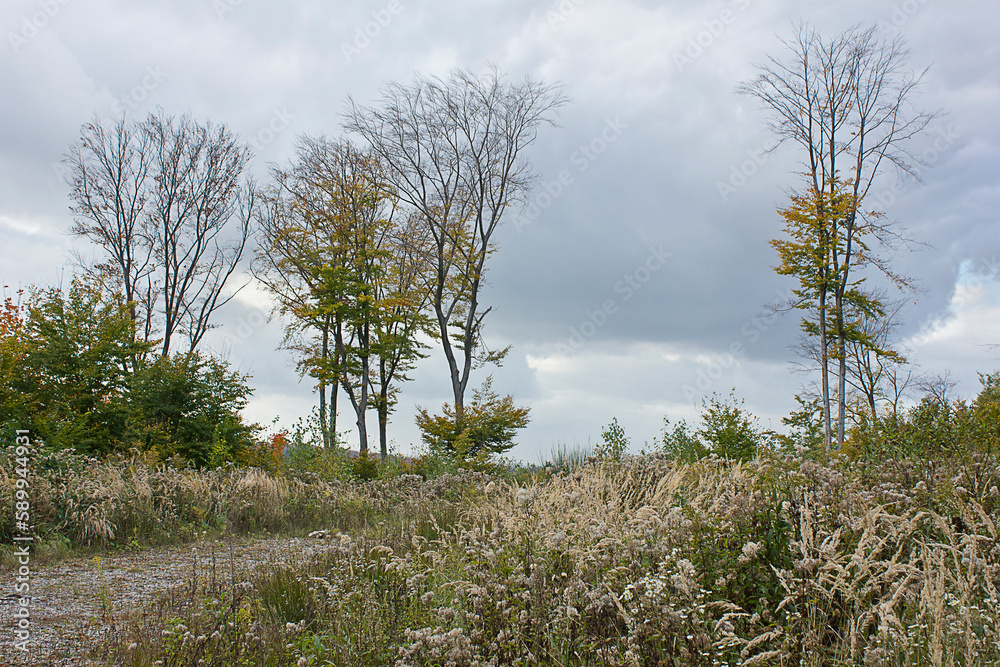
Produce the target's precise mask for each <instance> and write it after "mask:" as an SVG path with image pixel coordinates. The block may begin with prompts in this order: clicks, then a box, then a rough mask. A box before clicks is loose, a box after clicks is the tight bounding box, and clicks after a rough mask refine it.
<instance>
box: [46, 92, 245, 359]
mask: <svg viewBox="0 0 1000 667" xmlns="http://www.w3.org/2000/svg"><path fill="white" fill-rule="evenodd" d="M250 157H251V151H250V148H249V146H247V145H246V144H243V143H241V142H240V141H239V140H238V139H237V137H236V136H235V135H234V134H233V133H232V132H230V131H229V129H228V128H226V126H225V125H220V126H215V125H213V124H212V123H204V124H202V123H199V122H197V121H195V120H193V119H192V118H191V117H190V116H182V117H180V118H174V117H172V116H169V115H166V114H164V113H163V112H162V111H157V112H156V113H153V114H150V115H149V116H148V117H147V118H146V120H145V121H142V122H133V123H127V122H126V120H125V118H124V117H122V118H121V119H120V120H119V121H118V122H117V123H115V124H114V125H113V126H112V127H111V128H110V129H105V128H104V127H103V126H102V124H101V121H100V120H99V119H95V120H94V121H92V122H91V123H88V124H87V125H84V127H83V130H82V132H81V138H80V140H79V141H77V142H76V143H75V144H73V145H72V146H71V147H70V149H69V151H68V153H67V155H66V157H65V163H66V164H67V166H68V167H69V180H70V183H71V185H72V193H71V197H72V200H73V205H72V206H71V210H72V212H73V214H74V218H75V225H74V227H73V231H74V233H76V234H77V235H79V236H82V237H85V238H87V239H89V240H90V241H92V242H94V243H95V244H96V245H97V246H99V247H100V248H101V249H103V250H104V252H105V253H106V254H107V255H108V256H109V260H108V263H109V264H110V265H111V266H113V267H114V268H115V269H116V271H117V272H118V273H120V277H121V280H122V289H123V292H124V295H125V297H126V298H127V299H128V300H129V301H130V302H132V303H133V304H137V305H138V306H140V307H141V308H142V310H141V312H139V311H137V310H133V317H134V318H135V319H136V321H137V324H138V325H141V326H140V328H141V329H142V330H143V333H144V336H145V339H146V340H147V341H149V340H153V339H156V338H159V340H160V354H161V356H164V357H166V356H168V355H169V354H170V352H171V346H172V344H173V342H174V338H175V336H177V335H179V334H180V335H183V336H184V337H185V338H186V339H187V349H188V351H194V350H195V349H197V347H198V345H199V344H200V343H201V341H202V339H203V337H204V335H205V334H206V333H207V332H208V331H209V330H210V329H211V328H212V326H213V325H212V317H213V315H214V314H215V312H216V311H217V310H218V309H219V308H221V307H222V306H223V305H225V304H226V303H227V302H228V301H229V300H230V299H231V298H232V296H233V293H232V292H231V293H228V294H227V293H226V289H225V288H226V284H227V283H228V282H229V281H230V279H231V278H232V276H233V274H234V273H235V271H236V269H237V266H238V265H239V262H240V260H241V258H242V256H243V252H244V250H245V248H246V242H247V239H248V238H249V235H250V224H251V220H252V211H253V209H254V207H255V206H256V205H257V201H256V199H257V190H256V186H255V185H254V183H253V181H252V179H250V178H249V177H248V176H247V174H246V166H247V163H248V162H249V160H250Z"/></svg>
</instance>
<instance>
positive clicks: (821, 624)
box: [108, 456, 1000, 667]
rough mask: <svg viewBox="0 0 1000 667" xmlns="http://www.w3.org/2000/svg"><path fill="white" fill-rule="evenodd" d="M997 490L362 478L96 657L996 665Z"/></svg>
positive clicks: (993, 466)
mask: <svg viewBox="0 0 1000 667" xmlns="http://www.w3.org/2000/svg"><path fill="white" fill-rule="evenodd" d="M998 484H1000V466H998V464H997V461H996V460H995V459H992V458H983V457H980V458H979V459H977V460H973V461H969V462H967V463H957V462H956V463H947V462H938V463H935V464H933V465H932V464H928V463H922V462H908V463H893V462H885V463H884V464H883V465H881V466H875V467H873V466H870V465H869V466H866V467H858V466H854V465H851V464H841V463H838V462H836V461H833V462H826V463H824V462H817V461H813V460H803V459H793V458H788V459H780V458H771V459H759V460H755V461H751V462H746V463H742V464H738V463H728V462H724V461H718V460H714V461H713V460H705V461H702V462H699V463H695V464H689V465H683V464H677V463H675V462H672V461H668V460H665V459H663V458H660V457H656V456H651V457H644V458H636V457H633V458H628V457H627V458H626V459H625V460H624V461H622V462H620V463H601V462H594V461H592V462H590V463H588V464H585V465H583V466H581V467H578V468H574V469H573V470H571V471H568V472H563V473H560V474H555V475H552V476H551V477H549V478H547V479H545V480H543V481H540V482H539V483H537V484H532V485H530V486H519V485H518V484H517V483H514V482H504V481H501V480H498V479H493V478H490V477H487V476H483V475H474V474H468V473H466V474H463V475H458V476H448V477H446V478H442V479H441V480H435V481H433V482H423V481H420V480H419V478H415V477H412V476H408V477H403V478H399V479H398V480H392V481H379V482H371V483H369V484H368V485H365V486H364V487H359V488H360V490H359V491H358V492H357V493H358V496H357V497H358V498H359V502H361V503H363V504H364V505H365V506H367V507H370V508H371V511H373V512H376V513H377V514H376V516H375V518H378V521H377V522H375V521H372V522H369V524H368V527H367V529H355V530H353V531H351V532H350V533H349V534H341V535H340V536H339V537H337V539H336V540H335V541H334V542H333V544H332V545H331V548H330V549H329V550H328V552H327V553H326V555H325V556H324V557H323V558H321V559H319V560H317V561H315V562H313V563H310V564H308V565H302V566H299V567H289V568H281V569H278V570H274V571H269V572H262V573H258V574H257V575H256V576H255V577H254V578H253V581H252V585H251V586H249V587H247V588H246V589H245V595H243V596H242V597H240V598H239V599H238V600H237V596H236V594H235V593H233V594H232V595H230V597H229V598H227V600H229V601H230V602H229V603H228V604H229V606H225V608H220V607H219V606H218V604H216V603H212V604H208V603H205V604H202V605H198V606H196V607H191V608H188V609H185V610H180V611H178V612H176V613H177V620H175V621H172V622H171V623H173V624H174V625H169V624H168V625H169V627H166V628H152V629H150V628H146V629H145V630H144V629H143V628H142V627H141V626H140V625H138V624H133V625H132V626H129V627H127V628H125V629H122V630H121V631H120V633H119V634H118V635H117V636H116V638H115V639H114V640H113V641H112V643H111V644H110V645H109V647H108V650H109V651H111V653H112V655H114V656H116V658H117V659H119V660H121V661H122V662H123V664H128V665H153V664H155V661H156V660H161V661H162V664H178V665H187V664H191V665H194V664H208V665H230V664H248V665H249V664H271V665H321V666H322V665H389V664H394V665H396V666H397V667H411V666H412V667H416V666H429V665H454V666H456V667H457V666H462V665H468V666H471V665H663V664H667V665H747V666H748V665H893V666H903V665H966V666H972V665H997V664H1000V619H998V612H997V609H998V595H997V589H998V586H1000V541H998V536H997V523H998V521H997V520H998V513H1000V498H998V495H1000V493H998V491H997V486H998ZM215 599H218V598H217V597H216V598H215ZM176 623H181V624H182V625H184V626H185V627H186V632H189V633H190V634H191V635H192V638H191V639H189V640H188V641H187V642H186V643H185V641H183V640H181V639H178V636H179V635H178V633H179V630H177V626H176ZM194 628H197V631H196V630H195V629H194ZM212 628H231V629H232V632H228V631H227V632H222V631H219V632H218V636H216V635H215V634H213V632H210V630H211V629H212ZM164 629H165V630H166V631H167V632H168V633H169V634H163V632H162V631H163V630H164ZM152 630H155V632H153V631H152ZM184 636H186V635H184ZM201 637H205V639H203V640H202V639H201ZM199 642H200V643H199ZM129 646H133V648H132V649H128V647H129ZM139 647H141V648H139ZM198 661H204V663H200V662H198ZM241 661H242V662H241Z"/></svg>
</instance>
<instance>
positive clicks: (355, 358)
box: [257, 138, 427, 454]
mask: <svg viewBox="0 0 1000 667" xmlns="http://www.w3.org/2000/svg"><path fill="white" fill-rule="evenodd" d="M298 153H299V154H298V157H297V159H296V161H295V163H294V164H293V165H292V166H291V167H290V168H289V169H287V170H275V173H274V176H275V181H276V183H277V184H278V185H277V186H276V190H275V193H274V194H273V196H271V197H270V203H269V206H268V211H269V213H268V214H267V215H266V216H265V218H264V219H263V220H262V224H261V230H262V240H263V242H262V244H261V251H260V253H259V255H258V260H259V261H258V266H259V269H258V271H257V274H258V276H259V277H260V278H261V279H262V281H263V282H264V283H265V284H266V285H267V286H268V287H269V289H270V290H271V292H272V293H274V294H275V295H276V296H277V297H278V299H279V302H280V304H281V306H280V307H281V309H282V312H284V313H286V314H289V315H291V316H292V321H291V322H290V324H289V328H288V330H287V331H288V332H289V333H290V334H297V333H306V334H307V336H308V337H309V340H311V341H312V342H311V343H310V342H308V340H307V341H301V340H300V343H299V344H298V345H299V350H300V351H301V352H302V353H303V354H302V357H301V359H300V368H302V369H305V370H306V371H307V372H309V373H310V374H312V375H314V376H315V377H317V379H318V384H319V390H320V411H321V417H320V418H321V427H322V428H323V429H324V432H325V431H326V424H327V421H326V420H327V419H329V423H331V424H335V423H336V421H335V420H336V405H337V398H336V397H337V388H338V387H339V388H341V389H343V390H344V392H345V393H346V395H347V397H348V399H349V400H350V402H351V405H352V407H353V408H354V411H355V416H356V423H357V426H358V433H359V448H360V450H361V451H367V450H368V430H367V421H366V414H367V412H368V410H369V409H371V408H373V407H374V408H376V409H377V411H378V414H379V428H380V445H381V449H382V453H383V454H385V453H387V448H388V440H387V436H386V428H387V421H388V414H389V413H390V412H391V409H392V405H393V403H394V400H395V391H396V390H395V387H396V385H397V383H398V382H400V381H402V380H405V379H407V378H406V376H405V373H406V372H407V371H408V370H410V369H411V368H412V363H413V361H414V360H415V359H416V358H418V356H419V354H420V353H419V349H420V343H419V342H418V340H417V333H418V332H419V331H421V330H422V329H424V328H426V317H424V316H423V315H422V310H423V307H424V305H425V303H426V301H427V296H426V294H427V292H426V289H425V288H426V276H425V274H426V270H425V266H426V264H425V260H426V256H425V255H426V254H425V252H424V249H423V247H422V245H420V244H421V243H422V241H421V240H420V237H419V234H418V233H416V232H415V231H414V229H413V225H412V222H402V221H401V219H400V218H398V217H396V216H395V210H396V207H395V198H394V195H393V191H392V189H391V188H389V187H387V185H386V183H385V181H384V178H383V168H382V165H381V162H380V161H379V160H378V158H377V156H375V155H372V154H371V153H368V152H366V151H362V150H359V149H358V148H357V147H355V146H353V145H351V144H349V143H347V142H335V141H329V140H326V139H309V138H303V139H302V140H301V141H300V146H299V151H298ZM416 231H417V232H418V231H419V230H416ZM289 340H293V338H292V337H291V336H289V337H286V342H287V341H289ZM327 386H330V388H331V389H332V390H333V391H332V393H331V407H332V409H331V410H330V413H329V418H328V417H327V410H326V394H325V391H326V388H327ZM334 434H335V429H333V430H332V431H331V433H330V434H329V435H325V441H326V442H327V444H329V443H330V442H332V440H333V438H334V437H335V435H334Z"/></svg>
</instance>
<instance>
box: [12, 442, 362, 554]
mask: <svg viewBox="0 0 1000 667" xmlns="http://www.w3.org/2000/svg"><path fill="white" fill-rule="evenodd" d="M12 460H13V451H12V448H9V449H8V450H6V451H0V543H3V544H11V540H10V538H11V535H10V532H11V530H12V529H13V516H12V512H13V507H14V503H13V497H14V491H15V488H14V482H15V480H14V478H13V477H12V471H13V470H14V465H13V463H12ZM29 471H30V473H29V478H28V479H29V483H30V486H29V491H30V506H31V520H32V523H33V525H34V530H35V534H36V535H37V537H38V538H39V541H40V542H41V543H42V544H59V545H64V547H69V546H73V547H88V546H90V547H99V548H108V547H130V546H131V547H138V546H144V545H152V544H166V543H176V542H182V541H186V540H189V539H193V538H194V537H196V536H198V535H201V534H203V533H206V532H208V533H221V532H232V533H253V532H260V531H270V532H289V531H295V530H310V529H314V528H319V527H326V526H330V525H332V524H334V523H336V522H337V521H342V520H343V517H344V515H345V513H346V514H350V509H351V508H352V507H355V506H358V505H359V504H360V500H359V496H358V494H357V492H356V490H355V487H354V486H353V485H351V484H348V483H345V482H338V481H336V480H329V481H328V480H324V479H322V478H320V477H319V476H317V475H308V474H303V475H300V476H272V475H269V474H267V473H265V472H262V471H261V470H259V469H257V468H237V467H234V466H232V465H229V466H225V467H222V468H219V469H216V470H207V471H199V470H196V469H193V468H177V467H173V466H171V465H168V464H159V463H151V462H149V461H147V460H146V459H144V458H143V457H141V456H139V455H133V456H130V457H125V458H120V459H115V460H105V461H101V460H98V459H94V458H88V457H86V456H82V455H79V454H75V453H73V452H72V451H67V450H62V451H55V452H44V451H43V452H39V453H37V454H36V455H35V456H34V457H33V458H32V459H31V460H30V463H29ZM64 552H65V548H64V549H63V553H64Z"/></svg>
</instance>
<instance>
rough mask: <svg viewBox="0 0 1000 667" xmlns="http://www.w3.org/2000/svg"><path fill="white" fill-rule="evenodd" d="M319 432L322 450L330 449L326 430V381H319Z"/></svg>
mask: <svg viewBox="0 0 1000 667" xmlns="http://www.w3.org/2000/svg"><path fill="white" fill-rule="evenodd" d="M319 430H320V433H322V434H323V449H330V438H329V435H328V431H327V430H326V381H325V380H320V381H319Z"/></svg>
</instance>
